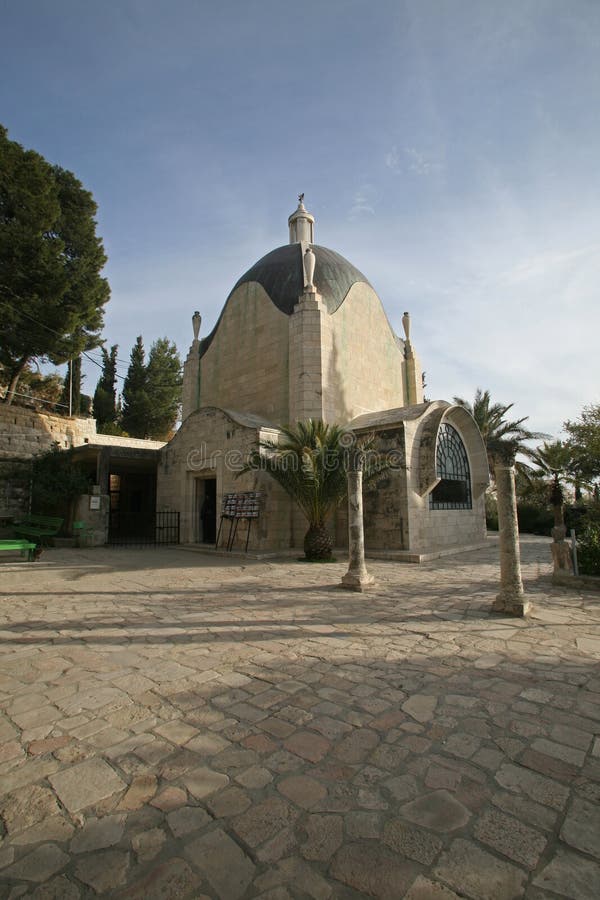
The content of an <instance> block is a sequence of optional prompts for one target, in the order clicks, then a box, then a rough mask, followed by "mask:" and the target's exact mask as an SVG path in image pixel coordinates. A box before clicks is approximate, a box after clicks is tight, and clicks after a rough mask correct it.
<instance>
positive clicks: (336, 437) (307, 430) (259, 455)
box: [240, 419, 387, 561]
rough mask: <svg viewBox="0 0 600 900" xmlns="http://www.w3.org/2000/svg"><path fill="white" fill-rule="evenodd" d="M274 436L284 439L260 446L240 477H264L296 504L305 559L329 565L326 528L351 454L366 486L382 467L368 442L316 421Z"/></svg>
mask: <svg viewBox="0 0 600 900" xmlns="http://www.w3.org/2000/svg"><path fill="white" fill-rule="evenodd" d="M279 431H280V433H281V435H282V438H283V439H282V440H280V441H272V440H265V441H261V442H260V444H259V449H258V450H256V451H255V452H254V453H253V454H252V456H251V458H250V460H249V462H248V464H247V465H246V466H245V467H244V469H243V471H244V472H247V471H251V470H256V469H260V470H262V471H265V472H266V473H267V474H268V475H270V476H271V478H273V479H274V480H275V481H276V482H277V483H278V484H280V485H281V487H282V488H283V489H284V490H285V491H286V492H287V493H288V494H289V495H290V497H292V499H293V500H295V502H296V503H297V504H298V506H299V507H300V509H301V510H302V512H303V513H304V515H305V516H306V518H307V519H308V531H307V532H306V534H305V536H304V554H305V556H306V559H309V560H322V561H325V560H328V559H331V551H332V548H333V541H332V538H331V535H330V533H329V531H328V530H327V527H326V525H325V522H326V520H327V517H328V516H329V514H330V513H331V512H333V510H334V509H335V508H336V507H337V506H339V504H340V503H341V502H342V501H343V500H344V499H345V498H346V496H347V489H348V486H347V471H348V464H349V459H350V454H351V452H352V451H353V450H356V449H358V450H359V451H360V453H361V455H362V458H363V460H364V464H363V478H364V480H365V482H368V481H371V480H373V479H374V478H376V477H377V476H378V475H379V474H380V473H382V472H383V471H384V470H385V469H386V468H387V465H386V463H385V461H384V460H382V459H381V458H380V457H379V456H378V455H377V454H376V453H375V452H374V451H373V450H372V445H373V438H372V437H368V438H362V439H358V440H357V439H356V438H355V437H354V435H353V434H352V432H349V431H346V430H345V429H344V428H342V427H340V426H339V425H327V424H325V422H323V421H321V420H320V419H308V420H307V421H306V422H298V423H297V425H296V426H295V427H294V428H291V427H289V428H284V427H281V428H280V429H279ZM240 474H242V473H240Z"/></svg>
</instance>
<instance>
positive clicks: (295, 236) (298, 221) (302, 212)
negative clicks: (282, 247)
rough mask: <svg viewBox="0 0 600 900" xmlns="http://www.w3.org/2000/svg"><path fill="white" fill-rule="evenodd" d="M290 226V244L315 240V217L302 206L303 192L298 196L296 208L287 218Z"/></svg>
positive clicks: (312, 242) (309, 242) (310, 242)
mask: <svg viewBox="0 0 600 900" xmlns="http://www.w3.org/2000/svg"><path fill="white" fill-rule="evenodd" d="M288 225H289V228H290V244H299V243H300V242H301V241H306V243H308V244H314V242H315V217H314V216H312V215H311V214H310V213H309V212H307V211H306V209H305V208H304V194H300V196H299V197H298V208H297V209H296V210H295V211H294V212H293V213H292V215H291V216H290V217H289V219H288Z"/></svg>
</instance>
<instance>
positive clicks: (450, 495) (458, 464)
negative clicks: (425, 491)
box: [429, 424, 472, 509]
mask: <svg viewBox="0 0 600 900" xmlns="http://www.w3.org/2000/svg"><path fill="white" fill-rule="evenodd" d="M435 471H436V475H437V476H438V478H439V479H440V481H439V483H438V484H436V486H435V487H434V489H433V490H432V492H431V494H430V495H429V509H471V505H472V504H471V472H470V470H469V460H468V457H467V451H466V450H465V445H464V444H463V442H462V440H461V437H460V435H459V433H458V431H457V430H456V429H455V428H453V427H452V425H447V424H443V425H440V429H439V431H438V437H437V445H436V450H435Z"/></svg>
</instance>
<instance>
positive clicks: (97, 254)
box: [0, 125, 110, 409]
mask: <svg viewBox="0 0 600 900" xmlns="http://www.w3.org/2000/svg"><path fill="white" fill-rule="evenodd" d="M96 209H97V207H96V204H95V202H94V199H93V197H92V195H91V194H90V193H89V192H88V191H86V190H85V189H84V188H83V186H82V185H81V183H80V182H79V181H78V180H77V178H76V177H75V176H74V175H73V174H72V173H71V172H68V171H66V170H65V169H61V168H60V167H59V166H51V165H50V164H49V163H48V162H47V161H46V160H45V159H44V158H43V157H42V156H40V155H39V154H38V153H35V152H34V151H32V150H24V149H23V147H21V146H20V144H17V143H16V142H14V141H11V140H9V138H8V134H7V131H6V129H5V128H3V127H2V126H1V125H0V322H1V323H2V341H1V342H0V364H1V365H2V366H3V367H4V369H5V371H6V373H7V385H8V390H7V392H6V396H5V398H4V401H3V402H4V403H12V401H13V397H14V395H15V392H16V391H17V390H18V383H19V379H20V378H21V375H22V374H23V372H24V371H25V369H26V366H27V364H28V363H29V362H33V361H36V360H37V361H44V360H50V361H51V362H53V363H55V364H56V365H60V364H61V363H64V362H67V360H70V359H75V358H76V357H77V356H79V354H80V353H81V351H82V350H85V349H88V350H89V349H91V348H92V347H97V346H98V344H99V343H100V331H101V329H102V318H103V307H104V304H105V303H106V301H107V300H108V297H109V293H110V291H109V287H108V282H107V281H106V279H105V278H102V276H101V275H100V272H101V270H102V267H103V266H104V264H105V262H106V256H105V254H104V249H103V246H102V241H101V240H100V238H99V237H98V236H97V235H96V221H95V218H94V217H95V215H96ZM76 409H78V407H77V408H76Z"/></svg>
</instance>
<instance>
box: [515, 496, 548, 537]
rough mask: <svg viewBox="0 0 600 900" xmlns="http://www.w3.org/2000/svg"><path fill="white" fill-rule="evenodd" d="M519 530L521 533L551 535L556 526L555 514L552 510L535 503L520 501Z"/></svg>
mask: <svg viewBox="0 0 600 900" xmlns="http://www.w3.org/2000/svg"><path fill="white" fill-rule="evenodd" d="M518 516H519V532H520V533H521V534H546V535H550V533H551V530H552V528H553V527H554V515H553V513H552V511H551V510H549V509H547V508H543V507H540V506H537V505H536V504H533V503H519V505H518Z"/></svg>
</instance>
